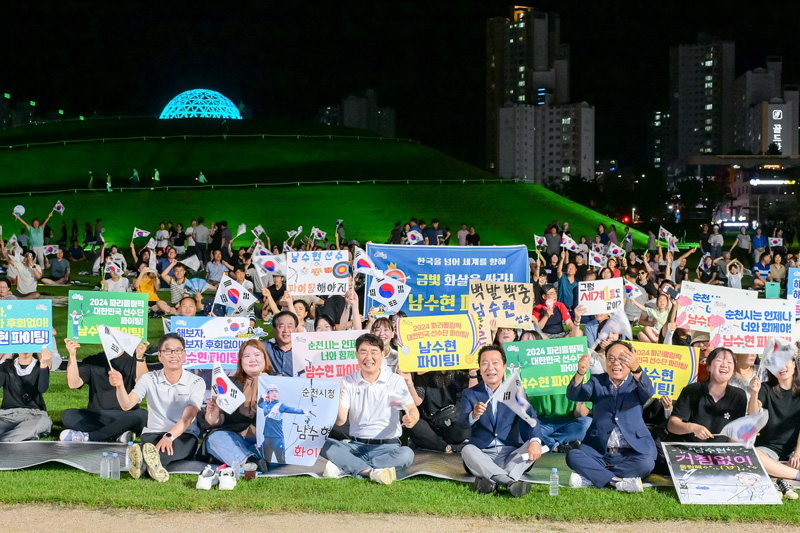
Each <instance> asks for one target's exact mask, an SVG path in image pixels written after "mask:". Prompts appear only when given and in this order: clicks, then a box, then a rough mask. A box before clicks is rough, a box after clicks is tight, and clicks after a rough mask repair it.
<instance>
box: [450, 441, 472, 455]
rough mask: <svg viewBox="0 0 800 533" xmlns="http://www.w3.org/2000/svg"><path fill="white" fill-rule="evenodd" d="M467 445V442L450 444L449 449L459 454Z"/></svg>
mask: <svg viewBox="0 0 800 533" xmlns="http://www.w3.org/2000/svg"><path fill="white" fill-rule="evenodd" d="M467 444H469V442H462V443H461V444H451V445H450V449H451V450H453V453H459V454H460V453H461V450H463V449H464V446H466V445H467Z"/></svg>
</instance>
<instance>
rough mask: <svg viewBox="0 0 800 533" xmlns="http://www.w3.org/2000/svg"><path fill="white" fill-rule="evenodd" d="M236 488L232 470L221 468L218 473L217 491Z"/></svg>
mask: <svg viewBox="0 0 800 533" xmlns="http://www.w3.org/2000/svg"><path fill="white" fill-rule="evenodd" d="M235 488H236V478H235V477H234V475H233V468H223V469H222V470H220V472H219V490H233V489H235Z"/></svg>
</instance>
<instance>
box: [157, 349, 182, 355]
mask: <svg viewBox="0 0 800 533" xmlns="http://www.w3.org/2000/svg"><path fill="white" fill-rule="evenodd" d="M160 351H161V353H163V354H164V355H172V354H175V355H180V354H182V353H183V352H185V351H186V350H184V349H183V348H176V349H175V350H160Z"/></svg>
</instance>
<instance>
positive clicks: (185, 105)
mask: <svg viewBox="0 0 800 533" xmlns="http://www.w3.org/2000/svg"><path fill="white" fill-rule="evenodd" d="M159 118H161V119H169V118H230V119H236V120H241V119H242V115H241V113H239V109H238V108H237V107H236V106H235V105H233V102H231V101H230V100H228V99H227V98H225V97H224V96H223V95H222V94H220V93H218V92H217V91H209V90H208V89H194V90H192V91H186V92H183V93H181V94H179V95H178V96H176V97H175V98H173V99H172V100H170V102H169V103H168V104H167V107H165V108H164V111H162V112H161V116H160V117H159Z"/></svg>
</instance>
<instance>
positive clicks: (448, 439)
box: [407, 418, 470, 452]
mask: <svg viewBox="0 0 800 533" xmlns="http://www.w3.org/2000/svg"><path fill="white" fill-rule="evenodd" d="M407 431H408V435H409V438H410V439H411V440H412V441H413V442H414V445H415V446H416V447H417V448H421V449H423V450H434V451H437V452H443V451H445V450H446V449H447V445H448V444H461V443H462V442H464V441H465V440H467V439H469V435H470V430H469V429H463V428H460V427H458V426H457V425H456V424H453V425H451V426H447V427H446V428H444V429H438V430H434V429H433V428H432V427H431V425H430V424H429V423H428V422H427V421H425V420H424V419H422V418H420V419H419V422H417V423H416V424H414V427H412V428H411V429H408V430H407Z"/></svg>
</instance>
